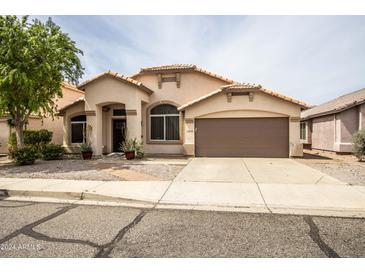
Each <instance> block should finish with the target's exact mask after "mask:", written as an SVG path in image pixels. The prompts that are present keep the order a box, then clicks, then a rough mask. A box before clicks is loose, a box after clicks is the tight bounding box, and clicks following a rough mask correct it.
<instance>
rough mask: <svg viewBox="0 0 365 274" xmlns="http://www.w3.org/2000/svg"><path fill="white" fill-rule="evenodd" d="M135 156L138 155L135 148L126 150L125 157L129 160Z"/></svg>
mask: <svg viewBox="0 0 365 274" xmlns="http://www.w3.org/2000/svg"><path fill="white" fill-rule="evenodd" d="M134 157H136V155H135V153H134V150H133V151H126V152H125V158H126V159H127V160H133V159H134Z"/></svg>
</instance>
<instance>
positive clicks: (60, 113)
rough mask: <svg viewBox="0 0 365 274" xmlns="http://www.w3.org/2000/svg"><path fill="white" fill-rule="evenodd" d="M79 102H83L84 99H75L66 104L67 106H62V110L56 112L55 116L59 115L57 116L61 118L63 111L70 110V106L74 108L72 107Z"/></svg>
mask: <svg viewBox="0 0 365 274" xmlns="http://www.w3.org/2000/svg"><path fill="white" fill-rule="evenodd" d="M81 102H85V97H80V98H77V99H76V100H75V101H73V102H72V103H71V104H68V105H66V106H64V107H63V108H60V109H59V110H58V113H57V115H59V116H63V114H64V112H65V110H67V109H68V108H70V107H72V106H74V105H77V104H79V103H81Z"/></svg>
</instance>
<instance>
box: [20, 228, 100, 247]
mask: <svg viewBox="0 0 365 274" xmlns="http://www.w3.org/2000/svg"><path fill="white" fill-rule="evenodd" d="M22 234H24V235H26V236H29V237H31V238H34V239H36V240H41V241H45V242H54V243H67V244H81V245H88V246H91V247H95V248H100V245H98V244H96V243H93V242H91V241H85V240H78V239H63V238H55V237H50V236H47V235H45V234H43V233H39V232H36V231H34V230H33V229H31V228H30V229H25V230H23V231H22Z"/></svg>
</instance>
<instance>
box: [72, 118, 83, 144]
mask: <svg viewBox="0 0 365 274" xmlns="http://www.w3.org/2000/svg"><path fill="white" fill-rule="evenodd" d="M78 116H85V117H86V115H82V114H81V115H76V116H74V117H72V118H71V119H70V133H71V134H70V139H71V140H70V143H71V145H81V144H84V143H86V130H87V120H85V121H72V119H73V118H75V117H78ZM74 124H82V136H83V142H82V143H74V142H72V125H74Z"/></svg>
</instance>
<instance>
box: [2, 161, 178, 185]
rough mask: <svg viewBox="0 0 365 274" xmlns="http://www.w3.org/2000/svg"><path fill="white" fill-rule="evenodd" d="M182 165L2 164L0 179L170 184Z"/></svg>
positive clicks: (51, 162)
mask: <svg viewBox="0 0 365 274" xmlns="http://www.w3.org/2000/svg"><path fill="white" fill-rule="evenodd" d="M183 163H184V162H182V163H181V164H180V163H178V164H169V163H167V164H164V163H154V162H153V161H151V163H147V164H146V163H145V162H141V161H138V160H136V161H133V162H126V161H124V160H119V159H96V160H90V161H84V160H81V159H80V160H75V159H70V160H55V161H42V160H37V161H36V163H35V164H34V165H29V166H16V165H14V164H13V163H11V162H10V161H9V160H6V159H2V161H0V177H8V178H39V179H68V180H97V181H145V180H146V181H169V180H173V179H174V178H175V177H176V175H177V174H178V173H179V172H180V170H181V169H182V168H183V167H184V164H183Z"/></svg>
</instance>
